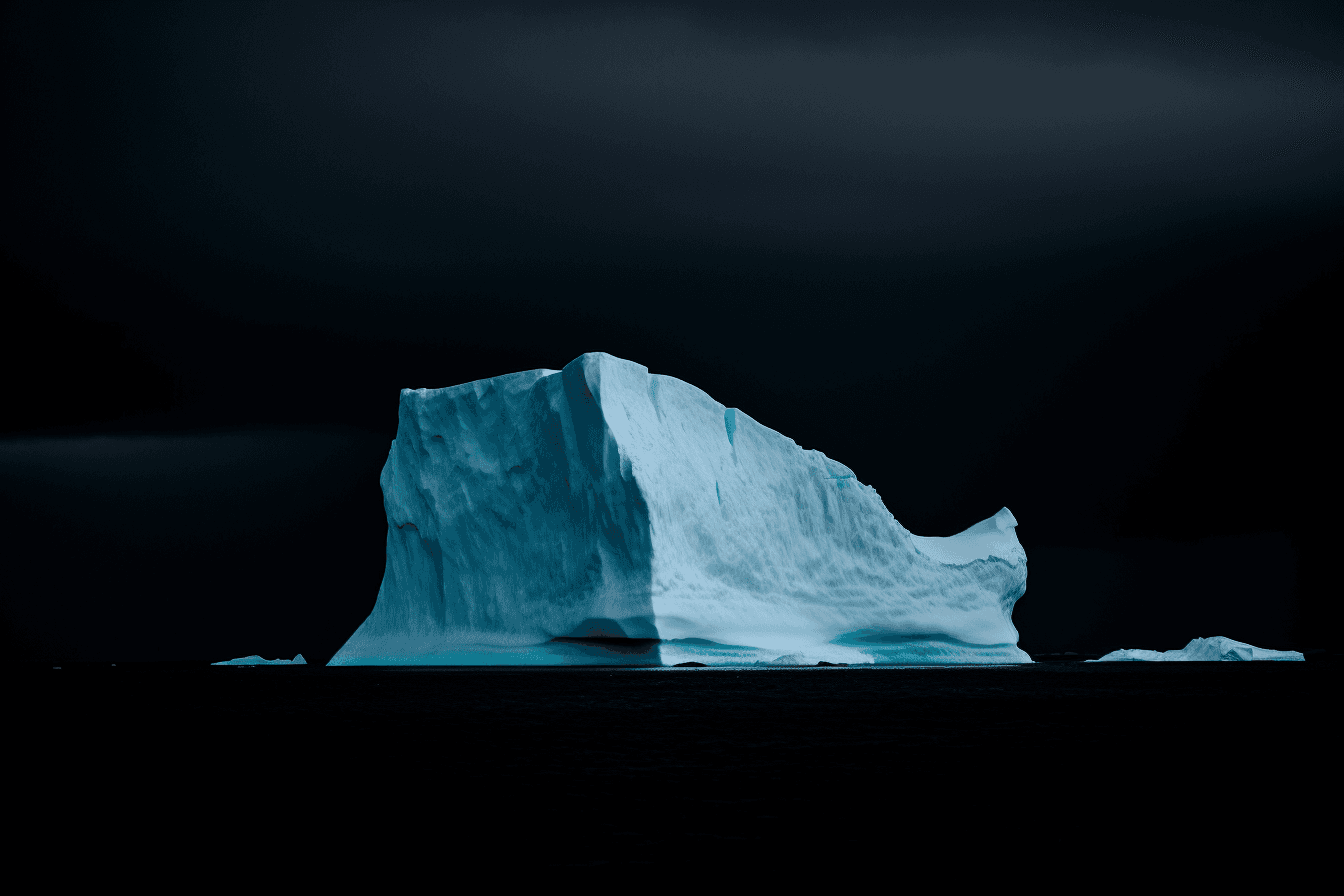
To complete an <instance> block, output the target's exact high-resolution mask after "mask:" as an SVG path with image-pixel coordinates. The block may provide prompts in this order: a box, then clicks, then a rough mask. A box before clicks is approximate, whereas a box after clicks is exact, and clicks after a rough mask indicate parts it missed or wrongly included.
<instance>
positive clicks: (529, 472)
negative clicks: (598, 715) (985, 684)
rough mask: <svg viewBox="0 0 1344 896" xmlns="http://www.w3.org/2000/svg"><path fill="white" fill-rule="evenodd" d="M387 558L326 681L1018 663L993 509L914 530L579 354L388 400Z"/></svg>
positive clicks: (647, 377)
mask: <svg viewBox="0 0 1344 896" xmlns="http://www.w3.org/2000/svg"><path fill="white" fill-rule="evenodd" d="M380 482H381V485H382V489H383V503H384V508H385V510H386V514H387V521H388V530H387V565H386V569H385V572H384V576H383V582H382V586H381V588H380V589H379V592H378V599H377V602H376V603H375V605H374V607H373V610H372V612H370V614H369V616H368V618H367V619H365V620H364V622H363V624H361V625H360V626H359V628H358V629H357V630H356V631H355V632H354V634H353V635H351V636H350V638H349V639H348V640H347V641H346V643H345V645H344V646H343V647H342V648H341V649H340V650H339V651H338V652H337V653H336V655H335V656H334V657H333V658H332V660H331V663H332V664H333V665H359V664H369V665H398V664H410V665H458V664H462V665H493V664H506V665H512V664H519V665H532V664H542V665H551V664H554V665H561V664H579V663H583V664H588V663H614V664H655V665H656V664H664V665H675V664H677V663H683V662H700V663H705V664H707V665H725V664H727V665H742V664H755V663H774V662H775V661H776V660H780V661H783V662H782V663H781V664H789V665H792V664H800V665H815V664H817V663H819V662H828V663H850V664H857V663H918V664H924V663H1019V662H1022V663H1025V662H1030V661H1031V660H1030V658H1029V657H1028V656H1027V655H1026V654H1025V653H1024V652H1022V651H1021V650H1019V649H1018V647H1017V630H1016V629H1015V628H1014V627H1013V624H1012V610H1013V605H1014V604H1015V602H1016V601H1017V599H1018V598H1019V597H1021V596H1022V594H1023V593H1024V592H1025V590H1026V575H1027V570H1026V559H1027V558H1026V553H1025V551H1023V549H1022V546H1021V544H1020V543H1019V542H1018V540H1017V536H1016V532H1015V527H1016V526H1017V520H1016V519H1015V518H1014V517H1013V515H1012V513H1010V512H1009V511H1008V509H1007V508H1004V509H1002V510H1000V511H999V512H998V513H997V514H995V515H994V516H992V517H990V518H989V519H987V520H984V521H983V522H980V523H978V524H976V525H974V526H971V527H970V528H968V529H966V530H965V531H963V532H961V533H959V534H957V535H953V536H950V537H946V538H934V537H921V536H916V535H912V534H911V533H910V532H909V531H907V530H906V529H905V528H904V527H903V526H902V525H901V524H900V523H899V522H897V520H896V519H895V517H894V516H892V514H891V513H890V512H889V511H888V510H887V508H886V506H885V505H884V504H883V502H882V499H881V498H880V497H879V496H878V494H877V492H876V491H875V490H874V489H873V488H871V487H870V486H867V485H864V484H863V483H862V482H860V481H859V480H858V478H857V477H856V476H855V475H854V472H853V471H852V470H850V469H849V468H848V467H846V466H844V465H843V464H840V463H838V462H836V461H834V460H831V459H830V458H828V457H827V456H826V455H825V454H822V453H821V452H820V451H812V450H807V449H803V448H801V447H799V446H798V445H797V444H796V443H795V442H794V441H793V440H792V439H789V438H788V437H786V436H784V435H782V434H780V433H778V432H775V431H774V430H772V429H769V428H768V427H765V426H763V425H761V424H760V423H757V422H756V421H755V420H753V419H752V418H751V417H750V416H748V415H747V414H745V413H743V412H742V411H740V410H737V409H735V408H727V407H725V406H724V405H722V404H720V403H719V402H717V401H715V400H714V399H713V398H711V397H710V396H708V395H706V394H705V393H704V392H702V391H701V390H699V389H697V388H696V387H694V386H692V385H690V384H689V383H685V382H682V381H681V380H678V379H675V378H673V377H670V376H662V375H657V374H650V373H649V372H648V369H647V368H646V367H643V366H642V365H639V364H635V363H632V362H630V361H624V360H621V359H619V358H616V357H613V356H612V355H609V354H606V353H601V352H595V353H590V354H585V355H582V356H580V357H579V358H576V359H575V360H574V361H572V362H570V363H569V364H567V365H566V366H565V368H564V369H563V370H558V371H557V370H531V371H526V372H522V373H514V374H509V375H507V376H499V377H494V378H491V379H484V380H478V381H476V382H472V383H464V384H462V385H458V386H452V387H449V388H445V389H414V390H412V389H404V390H402V392H401V401H400V408H399V413H398V426H397V437H396V439H395V440H394V441H393V443H392V446H391V449H390V451H389V453H388V458H387V463H386V464H385V465H384V467H383V472H382V475H381V477H380Z"/></svg>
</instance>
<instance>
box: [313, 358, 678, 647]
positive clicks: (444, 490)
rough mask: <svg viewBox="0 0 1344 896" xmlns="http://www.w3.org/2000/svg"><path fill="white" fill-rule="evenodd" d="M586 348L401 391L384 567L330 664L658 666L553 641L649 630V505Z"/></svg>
mask: <svg viewBox="0 0 1344 896" xmlns="http://www.w3.org/2000/svg"><path fill="white" fill-rule="evenodd" d="M603 387H604V384H603V368H602V365H601V364H600V363H599V360H598V359H597V358H596V357H595V356H591V355H585V356H583V357H581V358H579V359H577V360H575V361H574V362H572V363H570V364H569V365H566V367H565V369H564V370H563V371H554V370H534V371H529V372H526V373H519V374H512V375H509V376H502V377H496V378H494V379H489V380H481V381H478V382H474V383H467V384H465V385H462V386H454V387H452V388H448V389H436V390H429V389H418V390H409V389H408V390H403V391H402V394H401V406H400V412H399V419H398V427H397V438H396V440H395V441H394V442H393V443H392V448H391V450H390V452H389V454H388V459H387V463H386V464H385V465H384V468H383V473H382V476H381V484H382V487H383V503H384V509H385V511H386V514H387V519H388V534H387V565H386V568H385V572H384V576H383V583H382V587H381V588H380V590H379V593H378V600H377V602H376V604H375V605H374V608H373V611H372V612H371V613H370V614H369V616H368V618H367V619H366V620H365V621H364V623H363V624H362V625H360V627H359V628H358V629H357V630H356V631H355V633H354V634H353V635H352V636H351V637H350V639H349V640H348V641H347V642H346V644H345V645H344V646H343V647H342V648H341V649H340V651H338V652H337V654H336V655H335V656H334V657H333V658H332V660H331V665H399V664H424V665H495V664H511V665H556V664H571V663H580V664H592V663H599V664H600V663H618V664H628V663H631V662H636V661H637V662H640V663H650V662H652V663H657V662H659V659H658V656H657V649H656V645H655V646H654V647H653V649H652V650H651V651H645V653H644V655H642V656H639V657H637V658H635V659H632V658H631V654H630V653H629V652H628V651H623V650H619V649H613V650H603V649H602V648H601V647H600V646H594V645H590V644H576V643H566V642H555V641H553V639H554V638H557V637H559V638H565V637H578V638H584V637H589V636H591V635H593V634H594V633H593V632H591V631H589V628H590V627H591V626H585V623H591V622H592V621H593V620H602V621H604V622H603V625H604V626H605V629H604V632H602V633H599V634H606V635H608V636H610V637H614V638H619V639H631V638H633V639H649V638H656V636H657V629H656V626H655V623H654V614H653V609H652V606H651V603H650V586H649V566H650V559H649V558H650V554H651V551H652V548H651V545H650V543H649V524H648V519H647V516H648V514H647V505H646V503H645V500H644V497H643V495H642V494H641V493H640V490H639V486H638V483H637V482H636V481H635V478H634V476H633V473H632V472H631V470H630V466H629V462H628V459H626V458H625V457H623V456H622V454H621V451H620V449H619V446H618V445H617V443H616V440H615V439H614V438H613V436H612V433H611V428H610V426H608V424H607V421H606V419H605V416H604V408H603Z"/></svg>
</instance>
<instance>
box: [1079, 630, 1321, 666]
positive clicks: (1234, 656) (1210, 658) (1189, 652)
mask: <svg viewBox="0 0 1344 896" xmlns="http://www.w3.org/2000/svg"><path fill="white" fill-rule="evenodd" d="M1219 660H1289V661H1294V660H1296V661H1301V660H1302V654H1300V653H1298V652H1297V651H1296V650H1266V649H1265V648H1263V647H1252V646H1251V645H1250V644H1243V643H1242V642H1241V641H1233V640H1232V639H1231V638H1224V637H1222V636H1221V635H1219V636H1218V637H1216V638H1195V639H1194V640H1193V641H1191V642H1190V643H1189V644H1187V645H1185V646H1184V647H1182V648H1181V649H1180V650H1137V649H1132V648H1131V649H1127V650H1113V651H1111V652H1110V653H1108V654H1106V655H1105V656H1103V657H1102V658H1101V659H1097V660H1088V661H1087V662H1089V663H1115V662H1127V661H1128V662H1136V661H1137V662H1150V663H1151V662H1158V663H1173V662H1177V663H1179V662H1217V661H1219Z"/></svg>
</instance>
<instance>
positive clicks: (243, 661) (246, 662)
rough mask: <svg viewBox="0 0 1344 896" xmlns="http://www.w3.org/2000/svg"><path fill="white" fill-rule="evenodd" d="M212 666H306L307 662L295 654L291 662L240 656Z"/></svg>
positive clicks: (254, 656) (301, 655) (254, 655)
mask: <svg viewBox="0 0 1344 896" xmlns="http://www.w3.org/2000/svg"><path fill="white" fill-rule="evenodd" d="M210 665H212V666H306V665H308V661H307V660H305V659H304V658H303V654H301V653H300V654H297V655H296V656H295V657H294V659H292V660H264V659H262V658H261V657H259V656H257V655H256V654H253V655H252V656H240V657H238V659H236V660H224V661H222V662H218V663H211V664H210Z"/></svg>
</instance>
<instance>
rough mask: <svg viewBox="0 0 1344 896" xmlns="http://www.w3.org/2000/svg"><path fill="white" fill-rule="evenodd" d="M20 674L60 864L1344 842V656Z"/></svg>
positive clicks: (614, 864)
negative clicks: (1342, 691) (76, 857)
mask: <svg viewBox="0 0 1344 896" xmlns="http://www.w3.org/2000/svg"><path fill="white" fill-rule="evenodd" d="M10 682H11V695H12V697H11V701H10V708H11V713H10V718H11V720H12V721H13V722H14V723H15V724H14V726H13V727H12V728H11V733H10V735H9V738H8V739H9V741H10V743H11V746H12V747H16V749H14V750H13V752H12V753H11V755H12V756H13V757H14V761H13V764H12V766H11V767H12V768H13V769H14V770H15V775H16V778H15V780H16V782H19V783H21V784H22V786H18V784H16V786H15V788H14V789H13V791H12V794H11V800H10V805H9V809H10V813H11V816H14V815H15V813H18V817H22V818H26V819H31V824H30V827H29V833H30V834H31V836H32V837H34V838H36V839H35V840H34V841H33V842H34V843H35V844H37V843H39V842H42V843H45V841H43V840H42V834H41V832H43V831H46V832H53V831H57V832H59V835H58V836H56V835H53V836H56V839H57V841H59V843H60V844H62V849H66V848H69V849H71V850H73V852H74V853H76V854H81V855H82V854H83V851H85V850H89V849H92V850H94V851H95V852H99V851H101V852H99V854H100V855H102V858H100V859H98V861H100V862H104V863H110V864H108V867H109V868H111V867H122V866H123V865H124V864H125V863H126V862H128V861H132V858H131V857H133V856H140V857H141V859H136V860H135V861H142V860H143V861H149V862H150V863H151V864H150V865H148V866H142V867H141V871H142V873H146V874H151V876H152V874H153V873H156V871H155V869H159V868H160V866H159V865H155V864H153V862H158V861H161V860H162V856H165V855H168V854H172V855H174V856H177V857H187V858H188V859H189V860H190V861H191V862H194V863H197V866H198V867H199V868H200V869H206V868H210V869H214V870H213V871H211V872H210V873H212V874H217V875H221V876H223V877H231V876H238V880H240V881H243V882H244V883H245V882H246V878H247V875H248V874H249V873H256V874H260V872H258V871H255V870H254V871H253V872H249V871H248V870H247V869H256V868H258V867H260V866H261V865H262V864H266V865H274V866H275V867H278V868H282V867H291V866H292V867H293V868H295V869H297V870H295V871H294V872H293V873H295V874H299V873H300V872H302V871H303V869H304V868H307V869H308V871H307V872H303V873H316V870H317V869H323V870H324V873H326V872H331V871H336V872H339V873H340V874H341V875H347V876H348V877H349V881H348V882H349V883H351V884H353V883H355V882H356V880H359V881H362V882H363V883H367V884H369V885H372V884H373V882H376V881H378V880H380V879H381V878H379V877H378V875H380V874H382V875H388V874H392V875H393V877H394V878H396V880H401V878H397V877H396V875H398V874H406V875H410V874H412V871H413V872H414V874H415V875H419V874H422V873H426V872H433V874H436V875H439V878H436V879H438V880H439V882H440V883H441V884H442V885H443V886H448V885H449V884H450V883H451V882H452V881H457V883H458V884H464V883H465V882H466V881H468V880H470V879H473V875H476V874H477V873H479V872H480V871H481V870H482V869H484V870H486V871H488V872H489V873H490V874H493V875H503V876H504V877H509V876H514V877H516V876H517V875H523V874H532V873H540V874H543V875H547V874H559V875H562V876H563V875H567V874H568V875H574V874H578V875H587V876H589V877H590V879H592V880H598V879H607V880H610V881H619V880H631V879H632V878H630V877H628V876H629V875H633V876H634V878H633V879H635V880H638V879H643V878H642V877H641V875H669V874H671V875H674V876H679V877H678V879H684V880H691V881H692V882H694V881H695V880H700V883H698V884H696V885H695V888H696V889H700V888H716V887H717V886H718V884H714V881H719V882H720V883H722V882H723V881H724V880H726V878H722V877H719V875H734V876H737V877H738V878H741V877H742V876H743V875H745V876H746V877H745V878H742V879H752V880H758V881H760V882H764V881H765V879H766V878H770V879H771V880H772V881H775V882H776V883H778V882H780V881H781V880H785V882H787V880H786V879H788V878H790V877H791V876H793V875H795V874H796V875H814V874H822V875H823V876H825V875H827V874H830V875H832V876H833V877H835V879H836V880H847V881H849V883H851V884H855V885H857V883H858V882H859V881H860V880H865V879H867V878H868V877H870V876H871V875H873V874H884V875H888V876H891V875H895V876H896V877H897V878H902V879H905V878H906V877H908V876H909V875H912V874H915V870H916V869H921V870H919V872H918V873H919V875H924V874H926V873H935V872H936V874H939V875H943V876H944V877H945V883H946V881H950V880H952V879H954V878H955V879H958V880H963V881H967V880H970V879H971V877H974V876H975V875H982V874H983V875H989V877H990V878H991V879H992V878H993V876H994V875H1000V876H1016V877H1018V878H1023V877H1024V876H1025V877H1026V878H1031V879H1037V880H1043V879H1045V878H1043V877H1042V875H1045V876H1046V877H1049V876H1050V875H1064V876H1065V877H1066V878H1067V880H1068V881H1070V883H1069V886H1070V888H1077V887H1079V886H1083V885H1084V884H1085V883H1086V882H1085V881H1080V880H1079V879H1077V877H1076V875H1077V872H1074V871H1069V872H1067V873H1066V872H1065V870H1064V869H1065V867H1066V865H1071V864H1072V863H1073V862H1074V861H1081V860H1084V859H1086V861H1087V862H1089V863H1091V865H1090V867H1091V871H1089V872H1088V873H1089V874H1092V875H1100V876H1101V877H1099V878H1098V882H1101V879H1102V878H1105V879H1106V880H1109V879H1110V877H1111V876H1116V875H1118V876H1120V877H1125V876H1126V875H1129V876H1131V877H1133V876H1135V875H1138V876H1141V877H1142V876H1146V875H1150V874H1157V873H1158V870H1157V869H1159V868H1160V867H1161V865H1162V863H1164V862H1172V861H1175V862H1177V864H1178V865H1188V866H1190V867H1191V868H1192V869H1193V868H1194V867H1195V866H1202V867H1204V868H1205V869H1213V868H1217V867H1222V868H1233V869H1237V870H1236V874H1238V875H1242V877H1243V879H1246V880H1249V878H1246V877H1245V875H1248V874H1251V873H1252V871H1254V873H1255V874H1266V873H1268V874H1271V875H1273V874H1278V875H1280V876H1281V877H1284V876H1286V877H1285V878H1284V879H1287V878H1292V877H1294V876H1296V875H1300V874H1302V873H1304V872H1303V868H1304V867H1305V866H1304V863H1308V862H1311V861H1316V860H1317V859H1320V858H1321V857H1323V856H1325V855H1327V854H1328V852H1329V851H1328V850H1325V851H1323V852H1316V853H1313V852H1311V850H1312V849H1313V848H1314V847H1313V846H1312V844H1313V843H1315V842H1316V841H1317V840H1319V838H1321V837H1324V836H1326V834H1327V832H1328V830H1329V828H1328V827H1322V826H1321V825H1320V824H1319V823H1317V822H1308V821H1307V819H1313V818H1319V817H1321V815H1320V813H1321V812H1323V811H1324V812H1329V813H1333V812H1334V811H1335V807H1337V805H1338V793H1337V791H1336V790H1335V788H1336V786H1337V784H1336V780H1337V773H1336V771H1335V768H1336V763H1337V756H1336V753H1337V747H1336V739H1337V736H1336V735H1335V733H1334V730H1333V718H1334V716H1336V715H1337V705H1338V685H1339V663H1338V660H1336V659H1334V658H1332V657H1330V656H1318V657H1313V658H1312V659H1311V660H1310V661H1309V662H1307V663H1210V664H1202V663H1173V664H1141V663H1121V664H1084V663H1080V662H1052V663H1040V664H1037V665H1033V666H1018V667H990V668H975V667H947V668H934V669H928V668H869V669H852V668H851V669H842V668H836V669H817V668H793V669H791V668H781V669H769V670H742V671H737V670H715V669H661V670H654V669H612V668H548V669H536V668H529V669H500V668H492V669H462V668H458V669H424V668H396V669H388V668H349V667H347V668H326V667H321V666H282V667H254V668H237V667H211V666H208V665H205V664H199V665H198V664H153V665H151V664H146V665H138V666H137V665H131V666H127V665H122V666H119V667H116V668H113V667H111V666H107V665H99V666H92V665H89V666H65V667H63V668H62V669H60V670H54V669H52V668H50V667H30V668H11V670H10ZM26 836H27V835H26ZM1289 841H1291V842H1292V843H1293V844H1295V845H1293V846H1292V847H1291V848H1289V847H1288V846H1275V845H1273V844H1276V843H1280V842H1282V843H1288V842H1289ZM53 842H56V841H53ZM132 844H134V845H133V846H132ZM47 845H50V844H47ZM146 850H149V853H146V852H145V851H146ZM948 850H951V851H952V853H954V854H957V855H961V856H962V857H963V858H962V859H961V860H959V861H960V862H961V865H958V866H955V867H948V866H947V865H946V864H945V862H946V860H945V859H944V858H941V856H942V855H943V853H944V852H946V851H948ZM1303 850H1306V852H1304V851H1303ZM151 854H152V855H151ZM147 855H149V856H150V857H149V858H145V856H147ZM154 855H157V856H159V857H160V858H159V859H154V858H153V856H154ZM935 856H937V857H939V858H935ZM1313 857H1314V858H1313ZM1066 859H1067V862H1066ZM164 861H166V860H164ZM962 865H964V867H962ZM935 866H936V867H935ZM1252 866H1253V867H1252ZM163 867H166V866H163ZM389 868H390V869H394V870H392V871H389V870H388V869H389ZM395 869H402V870H401V871H396V870H395ZM470 869H475V870H470ZM828 869H829V870H828ZM277 873H279V872H267V874H268V875H269V876H267V877H266V878H265V879H266V880H268V881H272V882H275V881H281V880H283V879H286V878H284V877H283V875H281V877H276V874H277ZM592 875H596V876H597V877H591V876H592ZM604 875H606V876H607V877H603V876H604ZM611 875H615V877H610V876H611ZM781 875H782V878H781ZM688 876H689V877H688ZM701 878H703V879H701ZM893 879H894V878H893ZM1052 879H1053V878H1052ZM1145 879H1147V878H1146V877H1145ZM381 880H383V883H382V884H381V885H380V886H383V887H387V886H392V884H395V883H396V881H395V880H394V881H392V882H391V883H389V881H388V880H387V879H381ZM801 880H802V878H798V881H801ZM909 880H910V881H911V882H913V880H914V878H909ZM795 882H797V881H795ZM403 883H405V888H407V889H410V888H413V887H411V885H410V883H409V878H408V879H407V880H406V881H403ZM711 884H714V885H713V886H710V885H711ZM613 885H614V884H613ZM622 885H623V884H622ZM394 888H402V886H401V884H396V886H395V887H394ZM415 888H418V886H417V887H415Z"/></svg>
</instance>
